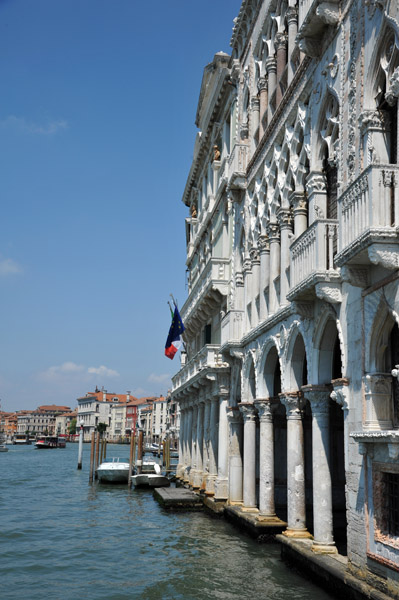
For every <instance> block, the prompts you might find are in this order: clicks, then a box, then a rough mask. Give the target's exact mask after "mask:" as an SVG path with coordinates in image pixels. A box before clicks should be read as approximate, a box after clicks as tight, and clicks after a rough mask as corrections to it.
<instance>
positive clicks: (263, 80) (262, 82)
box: [258, 77, 267, 94]
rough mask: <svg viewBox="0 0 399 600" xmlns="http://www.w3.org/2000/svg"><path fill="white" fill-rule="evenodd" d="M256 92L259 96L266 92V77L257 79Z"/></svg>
mask: <svg viewBox="0 0 399 600" xmlns="http://www.w3.org/2000/svg"><path fill="white" fill-rule="evenodd" d="M258 91H259V93H260V94H261V93H262V92H265V91H266V92H267V77H259V81H258Z"/></svg>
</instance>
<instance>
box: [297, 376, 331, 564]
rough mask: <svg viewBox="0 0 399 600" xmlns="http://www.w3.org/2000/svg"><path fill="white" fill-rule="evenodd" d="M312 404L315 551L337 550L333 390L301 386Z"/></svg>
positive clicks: (329, 551) (324, 387)
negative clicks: (332, 466) (332, 470)
mask: <svg viewBox="0 0 399 600" xmlns="http://www.w3.org/2000/svg"><path fill="white" fill-rule="evenodd" d="M302 391H303V393H304V394H305V398H306V399H307V400H309V402H310V405H311V407H312V464H313V529H314V532H313V537H314V541H313V546H312V550H313V552H318V553H321V554H336V553H337V548H336V547H335V543H334V538H333V513H332V484H331V473H330V466H329V461H330V429H329V421H330V390H329V389H328V388H327V387H326V386H324V385H305V386H303V387H302Z"/></svg>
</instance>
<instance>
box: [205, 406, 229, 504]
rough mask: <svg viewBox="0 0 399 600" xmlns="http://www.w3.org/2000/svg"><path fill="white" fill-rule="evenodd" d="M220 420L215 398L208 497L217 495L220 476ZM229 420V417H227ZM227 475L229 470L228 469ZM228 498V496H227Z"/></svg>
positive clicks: (211, 422)
mask: <svg viewBox="0 0 399 600" xmlns="http://www.w3.org/2000/svg"><path fill="white" fill-rule="evenodd" d="M218 418H219V398H218V397H217V396H214V397H213V398H211V402H210V415H209V427H210V432H209V436H210V438H209V446H208V454H209V475H208V478H207V483H206V495H207V496H213V495H214V494H215V482H216V478H217V475H218V469H217V464H218V432H219V428H218ZM226 419H227V417H226ZM224 445H225V446H226V447H227V440H225V441H224ZM226 473H227V468H226ZM226 498H227V494H226Z"/></svg>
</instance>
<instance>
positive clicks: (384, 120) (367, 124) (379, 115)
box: [358, 110, 390, 133]
mask: <svg viewBox="0 0 399 600" xmlns="http://www.w3.org/2000/svg"><path fill="white" fill-rule="evenodd" d="M358 123H359V127H360V131H361V133H365V132H366V131H368V130H370V129H376V130H379V131H387V129H389V123H390V122H389V115H388V113H387V112H386V111H385V110H364V111H363V112H362V113H360V116H359V119H358Z"/></svg>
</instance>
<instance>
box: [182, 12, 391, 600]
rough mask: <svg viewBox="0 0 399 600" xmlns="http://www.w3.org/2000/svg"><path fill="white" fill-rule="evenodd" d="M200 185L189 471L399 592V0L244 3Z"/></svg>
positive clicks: (219, 78)
mask: <svg viewBox="0 0 399 600" xmlns="http://www.w3.org/2000/svg"><path fill="white" fill-rule="evenodd" d="M231 47H232V52H231V56H229V55H227V54H224V53H222V52H220V53H218V54H216V55H215V56H214V59H213V61H212V62H211V63H210V64H209V65H207V66H206V67H205V69H204V74H203V79H202V84H201V91H200V97H199V103H198V109H197V115H196V125H197V127H198V129H199V133H198V134H197V137H196V140H195V147H194V158H193V163H192V166H191V169H190V172H189V175H188V179H187V183H186V187H185V190H184V196H183V201H184V203H185V204H186V206H187V207H188V216H187V218H186V224H185V226H186V238H187V262H186V264H187V273H188V297H187V300H186V302H185V304H184V306H183V307H182V310H181V315H182V319H183V322H184V324H185V327H186V332H185V340H186V347H187V353H186V354H183V355H182V364H181V368H180V370H179V371H178V373H177V374H176V375H175V376H174V377H173V390H172V397H173V399H174V400H176V401H177V402H178V403H179V405H180V409H181V429H180V432H181V435H180V447H179V465H178V477H179V478H180V480H181V481H182V482H184V483H185V484H186V485H189V486H191V487H192V488H193V489H195V490H200V491H202V492H203V494H204V496H205V497H206V498H208V502H209V503H214V504H215V506H220V505H221V504H222V505H224V506H228V507H233V508H234V509H235V510H236V511H237V513H241V514H242V515H244V517H246V518H252V519H255V520H257V521H259V522H262V523H264V524H267V523H270V525H271V526H272V525H276V524H277V525H278V524H280V525H281V528H282V530H284V535H285V536H288V537H290V538H293V539H296V538H302V539H307V538H308V539H309V540H312V541H311V542H309V544H311V547H312V550H313V551H314V552H315V553H322V554H325V553H328V554H334V553H337V552H339V553H341V554H344V555H346V556H347V560H348V568H349V569H350V571H351V572H352V573H354V574H355V575H357V576H358V577H361V578H364V579H366V580H369V581H373V582H374V584H375V585H376V586H377V587H379V588H380V589H381V590H383V591H385V592H386V593H388V594H390V596H391V597H393V598H399V566H398V565H399V500H398V498H399V366H398V365H399V330H398V323H399V258H398V257H399V254H398V249H399V244H398V231H399V185H398V184H399V166H398V165H399V162H398V160H399V157H398V143H397V141H398V127H397V123H398V97H399V4H398V2H397V1H396V0H341V1H340V0H328V1H324V0H244V1H243V2H242V5H241V8H240V12H239V15H238V17H237V18H236V19H235V22H234V28H233V34H232V39H231Z"/></svg>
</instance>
